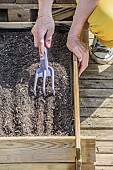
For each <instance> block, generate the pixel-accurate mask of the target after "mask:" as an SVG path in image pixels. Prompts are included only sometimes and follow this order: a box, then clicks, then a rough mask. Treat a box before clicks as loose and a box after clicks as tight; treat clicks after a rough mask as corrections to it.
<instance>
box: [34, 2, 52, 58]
mask: <svg viewBox="0 0 113 170" xmlns="http://www.w3.org/2000/svg"><path fill="white" fill-rule="evenodd" d="M38 2H39V12H38V18H37V20H36V23H35V25H34V27H33V28H32V34H33V36H34V46H35V47H39V53H40V55H41V54H42V55H43V53H44V45H46V46H47V47H48V48H50V46H51V40H52V35H53V33H54V28H55V25H54V20H53V18H52V3H53V0H38ZM45 35H46V39H44V38H45Z"/></svg>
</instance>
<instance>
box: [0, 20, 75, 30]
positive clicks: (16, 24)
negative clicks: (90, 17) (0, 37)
mask: <svg viewBox="0 0 113 170" xmlns="http://www.w3.org/2000/svg"><path fill="white" fill-rule="evenodd" d="M55 23H56V24H67V25H71V23H72V21H55ZM34 24H35V22H0V28H1V29H2V28H32V27H33V25H34Z"/></svg>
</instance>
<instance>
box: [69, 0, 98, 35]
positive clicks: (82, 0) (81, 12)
mask: <svg viewBox="0 0 113 170" xmlns="http://www.w3.org/2000/svg"><path fill="white" fill-rule="evenodd" d="M99 1H100V0H79V2H78V4H77V8H76V11H75V15H74V17H73V23H72V26H71V31H72V32H73V33H74V34H75V35H76V36H80V34H81V31H82V29H83V26H84V24H85V22H86V20H87V19H88V17H89V16H90V14H91V13H92V12H93V10H94V9H95V8H96V6H97V5H98V3H99ZM70 33H71V32H70Z"/></svg>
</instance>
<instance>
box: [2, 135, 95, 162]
mask: <svg viewBox="0 0 113 170" xmlns="http://www.w3.org/2000/svg"><path fill="white" fill-rule="evenodd" d="M81 147H82V161H83V162H86V163H94V162H95V138H94V137H83V138H81ZM23 162H26V163H28V162H29V163H31V162H37V163H38V162H40V163H41V162H53V163H54V162H75V137H74V136H70V137H69V136H68V137H65V136H64V137H7V138H6V137H1V138H0V163H23Z"/></svg>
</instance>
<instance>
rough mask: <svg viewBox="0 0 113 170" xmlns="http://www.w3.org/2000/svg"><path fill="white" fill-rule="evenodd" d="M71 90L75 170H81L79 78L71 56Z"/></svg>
mask: <svg viewBox="0 0 113 170" xmlns="http://www.w3.org/2000/svg"><path fill="white" fill-rule="evenodd" d="M73 89H74V118H75V121H74V125H75V135H76V170H78V169H79V170H81V162H82V156H81V141H80V100H79V76H78V60H77V57H76V56H75V55H74V54H73Z"/></svg>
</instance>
